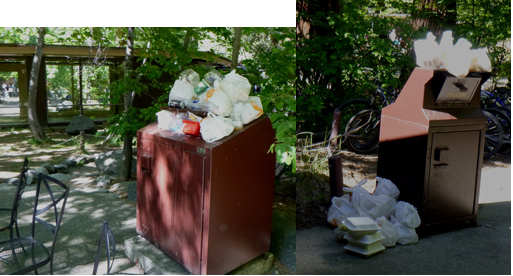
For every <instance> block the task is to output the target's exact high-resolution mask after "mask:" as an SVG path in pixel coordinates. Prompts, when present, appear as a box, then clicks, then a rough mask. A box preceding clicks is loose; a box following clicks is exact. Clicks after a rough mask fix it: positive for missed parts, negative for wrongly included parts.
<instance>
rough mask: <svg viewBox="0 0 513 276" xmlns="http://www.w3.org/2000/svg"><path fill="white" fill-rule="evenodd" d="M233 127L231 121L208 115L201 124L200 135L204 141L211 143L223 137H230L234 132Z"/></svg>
mask: <svg viewBox="0 0 513 276" xmlns="http://www.w3.org/2000/svg"><path fill="white" fill-rule="evenodd" d="M233 129H234V128H233V125H232V123H231V121H230V119H226V118H223V117H222V116H215V115H213V114H210V113H209V115H208V117H206V118H205V119H203V120H202V121H201V123H200V133H201V137H203V140H205V141H207V142H209V143H211V142H215V141H217V140H219V139H222V138H223V137H226V136H228V135H230V134H231V133H232V132H233Z"/></svg>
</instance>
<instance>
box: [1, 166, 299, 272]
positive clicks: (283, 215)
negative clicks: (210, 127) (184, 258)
mask: <svg viewBox="0 0 513 276" xmlns="http://www.w3.org/2000/svg"><path fill="white" fill-rule="evenodd" d="M98 176H99V172H98V170H97V169H96V167H95V165H94V163H89V164H86V165H85V166H79V167H75V168H73V169H72V179H71V180H70V181H66V182H65V183H66V184H68V185H69V186H70V190H71V191H70V195H69V198H68V202H67V205H66V210H65V214H64V218H63V223H62V225H61V229H60V232H59V237H58V245H57V247H56V248H57V249H56V252H55V256H54V258H55V261H54V274H81V275H87V274H91V273H92V271H93V265H94V254H95V252H96V249H97V246H98V240H99V235H100V231H101V226H102V223H103V221H104V220H106V221H108V222H109V226H110V228H111V230H112V232H113V233H114V237H115V239H116V247H117V248H116V259H115V262H114V268H113V270H112V271H114V272H122V273H129V274H144V271H142V270H141V269H139V267H138V265H136V264H134V263H133V262H132V261H131V260H130V259H129V258H127V257H126V254H125V243H124V241H125V240H129V239H132V238H134V237H136V236H137V233H136V231H135V228H136V203H135V201H133V200H130V199H129V198H130V197H131V196H130V195H127V193H130V192H129V190H132V189H133V185H135V183H134V182H132V183H130V182H127V183H120V184H116V185H115V186H112V187H111V188H110V191H109V190H106V189H104V188H97V187H96V186H95V184H93V183H94V179H95V178H96V177H98ZM35 186H36V185H30V186H27V188H26V190H25V193H24V196H23V200H22V206H21V207H20V210H21V211H20V213H19V215H18V217H19V224H20V231H21V233H22V236H23V235H24V234H25V235H28V233H29V231H30V230H29V226H28V225H29V222H30V221H31V208H32V205H31V203H33V201H34V197H35V188H36V187H35ZM130 186H132V188H129V187H130ZM14 191H15V187H14V186H12V185H8V184H0V206H2V207H3V206H4V205H6V207H7V206H10V204H11V203H10V202H12V194H13V193H14ZM120 195H121V196H120ZM127 196H128V198H127ZM278 204H279V203H278ZM294 210H295V209H293V210H290V208H287V209H283V208H276V212H274V214H273V223H274V226H273V230H272V231H273V232H272V240H271V243H272V245H271V247H272V248H271V252H272V253H273V254H274V260H275V261H274V266H273V267H272V269H271V270H270V271H269V272H268V273H270V274H291V273H293V272H294V270H295V265H296V259H295V249H296V248H295V242H296V238H295V228H296V227H295V211H294ZM6 216H8V214H0V220H1V221H3V220H4V219H5V218H6ZM6 237H7V238H8V234H7V233H6V232H2V233H0V240H4V239H6ZM164 257H165V256H164ZM103 260H105V258H103ZM183 271H185V270H182V273H178V274H188V273H187V272H186V271H185V273H183ZM105 272H106V269H105V261H103V262H102V266H101V267H100V269H99V273H98V274H103V273H105ZM48 273H49V271H47V270H43V271H40V274H48Z"/></svg>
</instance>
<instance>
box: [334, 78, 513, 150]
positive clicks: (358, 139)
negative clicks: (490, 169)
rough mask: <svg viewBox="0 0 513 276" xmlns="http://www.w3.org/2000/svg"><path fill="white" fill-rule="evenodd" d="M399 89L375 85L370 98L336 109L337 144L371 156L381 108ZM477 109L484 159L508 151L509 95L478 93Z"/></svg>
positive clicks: (498, 91) (375, 146)
mask: <svg viewBox="0 0 513 276" xmlns="http://www.w3.org/2000/svg"><path fill="white" fill-rule="evenodd" d="M399 92H400V91H399V90H395V89H390V88H389V89H385V88H383V85H381V84H379V83H377V88H376V90H375V92H374V93H373V95H372V97H371V98H370V99H361V98H358V99H352V100H349V101H347V102H345V103H343V104H342V105H340V106H339V107H338V110H340V111H341V112H342V115H341V119H340V131H341V132H343V133H342V134H341V135H340V140H341V143H343V144H344V145H345V146H346V147H347V148H348V149H349V150H351V151H353V152H356V153H363V154H366V153H373V152H376V151H377V149H378V146H379V128H380V120H381V109H382V108H383V107H385V106H388V105H390V104H392V103H393V102H395V100H396V99H397V97H398V95H399ZM480 98H481V109H482V110H483V114H484V116H485V117H486V131H485V143H484V158H485V159H487V158H490V157H491V156H493V155H494V154H496V153H498V152H508V151H509V150H510V148H511V93H510V89H507V88H496V89H494V90H493V91H491V92H490V91H487V90H481V97H480Z"/></svg>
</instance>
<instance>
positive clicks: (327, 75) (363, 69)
mask: <svg viewBox="0 0 513 276" xmlns="http://www.w3.org/2000/svg"><path fill="white" fill-rule="evenodd" d="M451 3H454V0H444V1H434V2H433V1H413V2H412V1H401V0H387V1H378V0H363V1H349V0H341V1H338V2H336V3H335V4H333V3H332V6H328V4H327V3H326V2H321V1H314V0H304V1H302V5H301V6H304V7H308V8H303V9H301V8H300V9H299V10H298V16H297V18H298V22H299V25H298V26H303V25H301V24H303V23H306V24H307V25H308V26H309V29H308V30H309V35H308V36H307V37H305V36H303V35H301V34H299V35H298V36H297V46H298V48H297V51H298V61H297V70H298V72H297V76H298V80H297V96H298V107H297V108H298V110H299V111H298V130H299V131H313V132H324V131H329V129H331V120H332V114H333V110H334V108H336V107H338V106H340V105H341V104H342V103H344V102H345V101H347V100H350V99H354V98H369V97H370V93H371V92H373V91H374V89H375V84H374V81H375V80H379V81H380V82H383V83H385V84H386V85H388V86H392V87H395V88H401V87H402V86H403V85H404V83H405V82H406V80H407V78H408V76H409V75H410V73H411V71H412V70H413V68H414V67H415V66H416V65H415V58H414V57H415V55H414V53H413V47H412V46H413V41H414V40H415V39H418V38H425V37H426V32H427V31H430V30H429V29H427V28H424V29H420V30H413V26H412V22H411V21H410V19H411V15H415V16H416V17H419V16H420V17H425V18H429V19H432V21H433V22H438V23H439V24H441V25H440V26H438V27H441V28H444V29H451V30H453V33H454V36H455V41H456V40H457V39H458V38H460V37H465V38H467V39H468V40H469V41H471V42H472V44H473V46H474V47H473V48H476V47H487V48H488V51H489V54H488V55H489V57H490V60H491V61H492V67H493V72H492V74H493V75H494V76H496V77H497V78H504V77H507V78H510V75H511V51H510V49H509V48H508V47H506V45H507V44H508V43H510V41H511V40H510V37H511V30H510V26H511V5H510V3H509V2H506V1H505V0H499V1H491V0H485V1H472V0H461V1H457V3H456V4H457V10H456V13H457V18H456V22H457V23H456V25H455V26H450V25H447V24H449V23H450V22H451V21H450V20H445V18H444V17H445V16H446V15H445V14H442V13H441V11H444V12H447V13H452V14H454V9H451V8H449V7H450V4H451ZM417 5H424V6H425V10H423V11H422V12H421V13H419V12H418V11H417V10H418V6H417ZM392 29H395V31H396V34H397V36H398V37H399V38H400V40H399V41H391V40H390V39H389V37H388V35H389V33H390V31H392ZM370 69H372V70H370ZM349 115H351V114H349Z"/></svg>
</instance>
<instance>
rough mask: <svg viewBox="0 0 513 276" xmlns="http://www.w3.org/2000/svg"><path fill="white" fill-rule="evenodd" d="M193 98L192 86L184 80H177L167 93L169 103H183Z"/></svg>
mask: <svg viewBox="0 0 513 276" xmlns="http://www.w3.org/2000/svg"><path fill="white" fill-rule="evenodd" d="M193 96H194V86H192V84H191V83H190V82H188V81H186V80H184V79H178V80H176V81H175V83H174V84H173V88H171V92H169V101H173V100H175V101H185V100H188V99H191V98H192V97H193Z"/></svg>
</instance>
